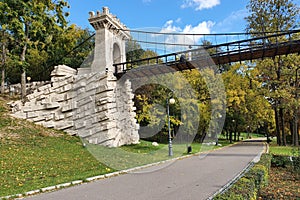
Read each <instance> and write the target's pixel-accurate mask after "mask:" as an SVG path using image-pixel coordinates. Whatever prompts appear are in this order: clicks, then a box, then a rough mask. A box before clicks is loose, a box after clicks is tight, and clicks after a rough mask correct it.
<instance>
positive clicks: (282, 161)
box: [272, 155, 292, 167]
mask: <svg viewBox="0 0 300 200" xmlns="http://www.w3.org/2000/svg"><path fill="white" fill-rule="evenodd" d="M290 165H292V161H291V159H290V156H282V155H273V157H272V167H287V166H290Z"/></svg>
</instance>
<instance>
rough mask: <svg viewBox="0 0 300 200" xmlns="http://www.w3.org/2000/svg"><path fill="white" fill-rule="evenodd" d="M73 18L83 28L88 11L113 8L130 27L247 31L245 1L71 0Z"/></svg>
mask: <svg viewBox="0 0 300 200" xmlns="http://www.w3.org/2000/svg"><path fill="white" fill-rule="evenodd" d="M68 2H69V4H70V6H71V8H70V9H69V11H70V17H69V21H70V23H75V24H77V25H78V26H80V27H82V28H87V27H88V28H90V29H91V30H92V27H91V26H90V25H89V23H88V17H89V15H88V12H89V11H97V10H102V7H103V6H107V7H109V8H110V12H111V13H112V14H114V15H116V16H117V17H118V18H119V19H120V20H121V22H123V23H124V24H125V25H126V26H127V27H128V28H129V29H140V30H143V29H149V28H150V27H151V29H152V30H156V31H161V30H164V31H175V32H183V33H224V32H244V30H245V26H246V22H245V20H244V17H245V16H247V9H246V4H247V2H248V1H245V0H88V1H82V0H69V1H68Z"/></svg>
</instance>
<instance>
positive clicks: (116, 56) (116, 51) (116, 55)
mask: <svg viewBox="0 0 300 200" xmlns="http://www.w3.org/2000/svg"><path fill="white" fill-rule="evenodd" d="M121 62H122V55H121V48H120V46H119V44H118V43H114V45H113V64H115V63H121Z"/></svg>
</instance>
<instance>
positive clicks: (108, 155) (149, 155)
mask: <svg viewBox="0 0 300 200" xmlns="http://www.w3.org/2000/svg"><path fill="white" fill-rule="evenodd" d="M86 144H87V149H88V150H89V151H90V152H91V153H92V155H93V156H94V157H95V158H96V159H97V160H99V161H100V162H101V163H105V164H106V165H108V166H110V167H112V168H113V169H116V170H122V169H128V168H132V167H136V166H142V165H146V164H151V163H156V162H159V161H164V160H168V159H171V158H176V157H181V156H184V155H187V145H186V144H173V156H172V157H169V148H168V144H159V146H157V147H156V146H153V145H152V143H151V142H147V141H143V140H141V141H140V144H136V145H127V146H123V147H120V148H108V147H104V146H99V145H93V144H88V143H86ZM219 144H221V145H222V146H221V147H223V146H226V145H229V142H228V141H224V140H220V141H219ZM191 146H192V152H191V153H192V154H195V153H199V152H203V151H209V150H213V149H216V148H220V146H206V145H201V144H200V143H193V144H192V145H191Z"/></svg>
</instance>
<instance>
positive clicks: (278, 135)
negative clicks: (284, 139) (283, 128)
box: [274, 106, 281, 146]
mask: <svg viewBox="0 0 300 200" xmlns="http://www.w3.org/2000/svg"><path fill="white" fill-rule="evenodd" d="M274 111H275V124H276V137H277V144H278V145H279V146H281V135H280V126H279V115H278V110H277V107H276V106H275V108H274Z"/></svg>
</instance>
